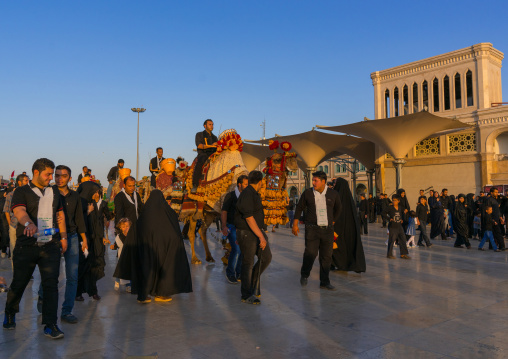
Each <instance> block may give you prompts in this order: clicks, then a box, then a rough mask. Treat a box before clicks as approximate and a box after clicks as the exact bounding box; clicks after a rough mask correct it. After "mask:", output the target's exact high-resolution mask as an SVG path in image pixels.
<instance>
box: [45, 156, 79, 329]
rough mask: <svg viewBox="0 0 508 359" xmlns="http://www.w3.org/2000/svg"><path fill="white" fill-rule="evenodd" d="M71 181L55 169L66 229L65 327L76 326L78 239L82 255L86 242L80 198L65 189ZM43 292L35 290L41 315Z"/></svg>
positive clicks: (66, 169)
mask: <svg viewBox="0 0 508 359" xmlns="http://www.w3.org/2000/svg"><path fill="white" fill-rule="evenodd" d="M71 180H72V177H71V169H70V168H69V167H67V166H64V165H59V166H56V170H55V184H56V186H57V187H58V190H59V191H60V194H61V195H62V201H63V210H64V213H65V227H66V228H67V251H65V253H64V257H65V299H64V302H63V304H62V316H61V319H62V320H63V321H66V322H67V323H77V322H78V318H76V317H75V316H74V315H73V314H72V309H73V308H74V299H75V298H76V290H77V287H78V266H79V242H80V240H79V237H78V233H79V236H80V237H81V240H82V245H81V249H82V251H83V252H84V251H85V249H87V248H88V242H87V238H86V225H85V218H84V215H83V210H82V206H81V198H80V196H79V194H78V193H77V192H75V191H73V190H71V189H70V188H69V182H70V181H71ZM43 298H44V290H43V288H42V283H41V285H40V287H39V300H38V302H37V309H38V310H39V312H41V311H42V303H43Z"/></svg>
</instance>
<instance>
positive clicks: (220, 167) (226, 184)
mask: <svg viewBox="0 0 508 359" xmlns="http://www.w3.org/2000/svg"><path fill="white" fill-rule="evenodd" d="M242 147H243V141H242V138H241V137H240V135H238V134H237V133H236V131H235V130H226V131H224V132H222V133H221V134H220V135H219V140H218V142H217V151H216V152H215V153H214V154H213V155H212V156H210V158H209V159H208V161H207V162H206V163H205V165H204V166H203V170H202V176H201V180H200V183H199V186H198V189H197V192H196V194H192V193H191V191H190V190H191V188H192V176H193V173H194V167H195V163H193V164H192V165H191V166H188V165H187V163H186V162H185V161H183V160H182V159H177V161H175V163H174V167H173V168H171V167H169V166H168V167H167V168H165V167H164V166H162V167H163V169H164V171H163V172H161V173H160V174H159V175H158V176H157V178H156V185H157V188H158V189H160V190H161V191H163V193H164V195H165V196H169V197H170V199H171V207H172V208H173V209H174V210H175V211H176V212H177V213H178V214H179V219H180V220H181V221H182V222H184V223H185V222H187V221H188V222H189V229H188V236H189V241H190V244H191V252H192V258H191V262H192V263H193V264H199V263H201V260H200V259H199V258H198V257H197V256H196V251H195V249H194V244H195V239H196V236H195V229H196V224H197V221H198V220H201V221H202V225H201V227H200V228H199V236H200V237H201V240H202V242H203V247H204V249H205V253H206V261H207V262H215V260H214V258H213V257H212V254H211V253H210V250H209V248H208V242H207V233H206V232H207V229H208V227H209V226H210V225H211V223H212V222H213V220H214V219H215V218H216V217H217V216H218V215H220V211H221V207H222V202H223V200H224V197H225V196H226V194H227V193H228V192H229V191H232V190H233V189H234V187H235V185H236V180H237V178H238V177H239V176H241V175H242V174H245V175H246V174H248V171H247V168H246V167H245V165H244V163H243V160H242V157H241V154H240V152H241V151H242ZM169 160H171V159H169ZM173 161H174V160H173ZM171 170H173V173H172V174H171V172H172V171H171Z"/></svg>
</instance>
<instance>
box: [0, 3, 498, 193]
mask: <svg viewBox="0 0 508 359" xmlns="http://www.w3.org/2000/svg"><path fill="white" fill-rule="evenodd" d="M0 12H1V14H2V21H1V22H0V104H1V107H2V108H1V111H0V123H1V124H2V129H3V131H1V132H0V133H1V134H2V136H1V137H0V143H1V149H2V151H1V155H0V156H1V157H0V158H1V159H0V175H3V176H4V178H6V177H8V176H10V174H11V172H12V171H15V172H16V174H19V173H21V172H22V171H27V172H28V173H30V171H31V166H32V164H33V162H34V161H35V160H36V159H37V158H40V157H47V158H50V159H52V160H53V161H54V162H55V164H57V165H58V164H65V165H68V166H69V167H71V169H72V171H73V178H74V180H76V179H77V176H78V174H79V172H80V171H81V167H82V166H83V165H87V166H88V167H89V168H91V169H92V170H93V174H94V175H95V176H96V177H97V178H98V179H100V180H101V182H102V183H103V184H105V183H106V175H107V173H108V171H109V169H110V168H111V167H112V166H114V165H116V162H117V160H118V159H119V158H123V159H124V160H125V167H127V168H131V169H132V173H133V174H134V173H135V169H136V134H137V132H136V131H137V115H136V114H135V113H133V112H132V111H131V110H130V109H131V108H132V107H144V108H146V112H145V113H143V114H141V116H140V176H143V175H149V172H148V162H149V159H150V158H151V157H153V156H155V148H157V147H159V146H161V147H163V148H164V156H165V157H173V158H176V157H177V156H183V157H185V159H186V160H187V161H189V162H191V161H192V160H193V158H194V157H195V152H193V151H192V149H193V148H194V147H195V144H194V137H195V134H196V132H198V131H202V130H203V127H202V125H203V121H204V120H206V119H207V118H210V119H213V121H214V123H215V130H214V133H215V134H217V135H218V133H219V129H220V130H225V129H229V128H234V129H236V130H237V132H238V133H239V134H240V135H241V136H242V137H243V138H244V139H250V140H256V139H259V138H261V137H262V135H263V132H262V131H263V130H262V127H261V123H262V122H263V121H264V120H266V136H267V137H272V136H274V135H275V134H280V135H290V134H296V133H301V132H305V131H308V130H311V129H312V127H313V126H315V125H326V126H332V125H340V124H346V123H351V122H357V121H361V120H363V118H364V117H369V118H373V117H374V94H373V87H372V82H371V79H370V73H371V72H374V71H379V70H384V69H387V68H390V67H394V66H398V65H402V64H405V63H408V62H411V61H417V60H420V59H424V58H427V57H430V56H434V55H439V54H442V53H446V52H449V51H454V50H457V49H461V48H464V47H468V46H471V45H474V44H477V43H480V42H490V43H492V44H493V45H494V47H495V48H497V49H498V50H500V51H502V52H503V53H508V36H507V31H506V14H507V13H508V2H506V1H497V0H496V1H489V2H488V6H482V3H480V2H478V1H433V0H431V1H427V2H425V4H423V3H421V2H410V1H382V2H381V1H361V2H359V1H348V2H345V1H338V0H335V1H326V0H322V1H300V0H291V1H289V0H288V1H278V0H268V1H262V0H257V1H247V0H242V1H238V0H235V1H233V0H231V1H221V0H209V1H192V0H189V1H169V0H166V1H155V0H154V1H126V0H123V1H56V0H55V1H22V0H18V1H2V2H0ZM507 78H508V75H503V87H504V88H505V89H506V88H508V87H507V85H508V80H507ZM503 100H504V101H508V98H507V97H506V95H505V97H504V99H503Z"/></svg>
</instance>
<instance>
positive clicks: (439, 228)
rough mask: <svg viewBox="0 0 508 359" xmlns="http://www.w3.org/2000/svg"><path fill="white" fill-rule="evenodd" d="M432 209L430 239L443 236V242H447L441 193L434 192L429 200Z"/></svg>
mask: <svg viewBox="0 0 508 359" xmlns="http://www.w3.org/2000/svg"><path fill="white" fill-rule="evenodd" d="M429 207H430V223H431V227H430V238H431V239H433V238H435V237H437V236H441V239H442V240H444V241H445V240H446V234H445V212H444V209H443V205H442V203H441V200H440V198H439V192H438V191H435V192H433V196H432V197H430V198H429Z"/></svg>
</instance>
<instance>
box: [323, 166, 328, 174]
mask: <svg viewBox="0 0 508 359" xmlns="http://www.w3.org/2000/svg"><path fill="white" fill-rule="evenodd" d="M324 172H325V173H326V174H328V166H325V167H324Z"/></svg>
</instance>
